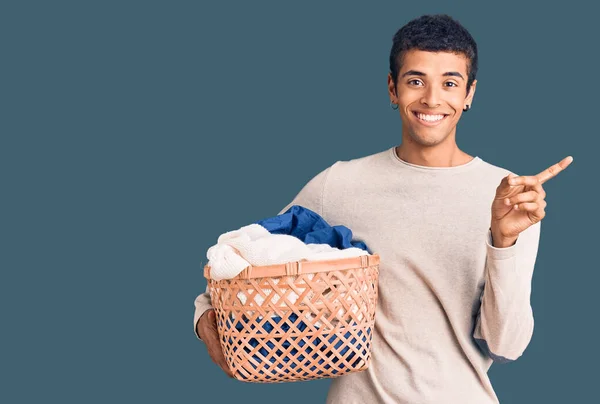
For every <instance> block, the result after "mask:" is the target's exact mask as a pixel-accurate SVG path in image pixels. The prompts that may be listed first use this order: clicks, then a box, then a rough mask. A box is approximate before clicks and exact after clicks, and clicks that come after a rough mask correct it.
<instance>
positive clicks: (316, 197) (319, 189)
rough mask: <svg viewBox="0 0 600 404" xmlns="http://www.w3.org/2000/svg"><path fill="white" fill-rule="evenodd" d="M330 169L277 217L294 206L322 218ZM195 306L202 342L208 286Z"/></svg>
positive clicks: (208, 300) (195, 330)
mask: <svg viewBox="0 0 600 404" xmlns="http://www.w3.org/2000/svg"><path fill="white" fill-rule="evenodd" d="M330 168H331V167H328V168H326V169H324V170H323V171H321V172H320V173H318V174H317V175H315V176H314V177H313V178H311V179H310V180H309V181H308V182H307V183H306V184H305V185H304V187H303V188H302V189H301V190H300V192H299V193H298V194H297V195H296V197H295V198H293V199H292V201H291V202H290V203H288V204H287V205H286V206H285V207H284V208H283V209H282V210H281V211H280V212H279V213H278V214H277V215H281V214H282V213H284V212H285V211H286V210H288V209H289V208H290V207H292V206H293V205H300V206H303V207H305V208H308V209H310V210H312V211H314V212H316V213H318V214H319V215H321V216H322V215H323V189H324V187H325V182H326V180H327V175H328V173H329V169H330ZM194 306H195V311H194V334H196V337H197V338H198V339H199V340H200V341H202V339H201V338H200V335H198V331H197V325H198V320H200V317H202V314H204V312H205V311H206V310H210V309H212V308H213V306H212V304H211V300H210V291H209V287H208V285H206V291H205V292H204V293H202V294H201V295H199V296H198V297H196V300H195V301H194Z"/></svg>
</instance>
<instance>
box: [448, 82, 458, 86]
mask: <svg viewBox="0 0 600 404" xmlns="http://www.w3.org/2000/svg"><path fill="white" fill-rule="evenodd" d="M446 84H452V85H451V86H450V87H458V86H457V85H456V83H455V82H453V81H449V82H447V83H446Z"/></svg>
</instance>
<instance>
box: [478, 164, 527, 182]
mask: <svg viewBox="0 0 600 404" xmlns="http://www.w3.org/2000/svg"><path fill="white" fill-rule="evenodd" d="M481 170H483V171H485V172H486V177H488V178H493V179H502V178H504V177H506V176H507V175H508V174H510V173H514V172H513V171H511V170H509V169H507V168H505V167H503V166H500V165H495V164H493V163H491V162H489V161H487V160H483V159H482V164H481ZM515 174H516V173H515ZM517 175H518V174H517Z"/></svg>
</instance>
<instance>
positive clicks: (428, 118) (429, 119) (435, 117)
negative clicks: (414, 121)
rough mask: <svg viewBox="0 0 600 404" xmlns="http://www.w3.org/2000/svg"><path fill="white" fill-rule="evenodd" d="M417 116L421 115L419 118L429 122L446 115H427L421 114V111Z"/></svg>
mask: <svg viewBox="0 0 600 404" xmlns="http://www.w3.org/2000/svg"><path fill="white" fill-rule="evenodd" d="M417 116H418V117H419V119H422V120H424V121H427V122H435V121H439V120H440V119H443V118H444V115H425V114H419V113H417Z"/></svg>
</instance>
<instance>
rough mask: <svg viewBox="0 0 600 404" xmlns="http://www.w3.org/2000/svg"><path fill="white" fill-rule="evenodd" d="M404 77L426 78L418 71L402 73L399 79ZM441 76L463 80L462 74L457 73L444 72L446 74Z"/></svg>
mask: <svg viewBox="0 0 600 404" xmlns="http://www.w3.org/2000/svg"><path fill="white" fill-rule="evenodd" d="M404 76H427V75H426V74H425V73H423V72H420V71H418V70H409V71H407V72H406V73H404V74H403V75H402V76H400V78H403V77H404ZM442 76H455V77H460V78H461V79H463V80H464V79H465V78H464V77H463V76H462V74H460V73H459V72H446V73H444V74H442Z"/></svg>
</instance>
